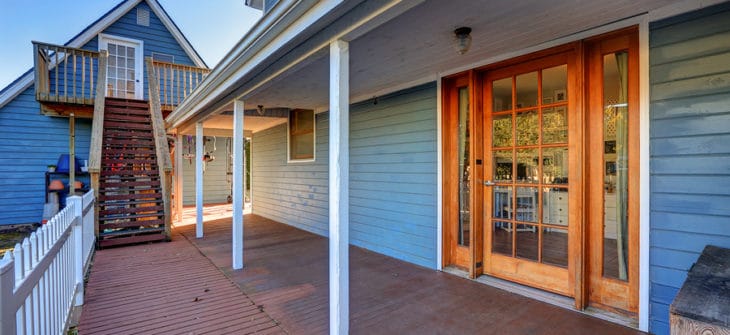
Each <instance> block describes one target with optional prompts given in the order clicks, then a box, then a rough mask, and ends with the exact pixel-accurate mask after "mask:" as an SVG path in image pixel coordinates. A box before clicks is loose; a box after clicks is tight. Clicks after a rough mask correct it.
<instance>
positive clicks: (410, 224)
mask: <svg viewBox="0 0 730 335" xmlns="http://www.w3.org/2000/svg"><path fill="white" fill-rule="evenodd" d="M316 127H317V148H316V149H317V154H316V161H315V162H308V163H289V164H287V161H286V125H280V126H277V127H274V128H271V129H267V130H265V131H261V132H257V133H255V134H254V137H253V144H252V150H253V158H252V160H253V169H254V170H253V180H252V181H253V209H254V213H256V214H259V215H262V216H265V217H269V218H272V219H274V220H277V221H280V222H284V223H287V224H290V225H293V226H296V227H299V228H302V229H304V230H307V231H312V232H315V233H318V234H321V235H327V222H328V203H327V201H328V179H327V178H328V166H327V162H328V161H327V160H328V155H327V146H328V115H327V113H321V114H318V115H317V124H316ZM436 174H437V155H436V86H435V84H429V85H424V86H419V87H416V88H412V89H409V90H405V91H401V92H397V93H394V94H391V95H389V96H385V97H380V98H379V99H377V102H376V101H374V100H371V101H366V102H363V103H359V104H356V105H353V106H351V109H350V242H351V243H352V244H353V245H357V246H360V247H364V248H367V249H370V250H373V251H376V252H379V253H382V254H385V255H389V256H392V257H396V258H399V259H402V260H405V261H408V262H412V263H415V264H419V265H423V266H427V267H431V268H435V267H436V241H437V239H436Z"/></svg>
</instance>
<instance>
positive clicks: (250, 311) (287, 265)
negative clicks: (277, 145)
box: [79, 205, 641, 335]
mask: <svg viewBox="0 0 730 335" xmlns="http://www.w3.org/2000/svg"><path fill="white" fill-rule="evenodd" d="M205 218H206V222H205V229H204V230H205V237H204V238H202V239H196V238H195V226H194V225H193V224H192V222H193V221H194V211H193V209H187V210H186V213H185V223H186V224H184V225H181V226H178V227H175V229H174V231H175V234H174V239H173V242H170V243H154V244H145V245H138V246H131V247H123V248H116V249H105V250H101V251H99V252H98V253H97V255H96V259H95V262H94V266H93V267H92V270H91V275H90V278H89V279H90V280H89V283H88V285H87V291H86V292H87V296H86V304H85V305H84V308H83V313H82V319H81V324H80V326H79V330H80V334H112V333H113V334H124V333H135V334H163V333H170V334H199V333H200V334H202V333H216V334H217V333H231V334H245V333H251V332H257V333H261V334H269V333H282V332H286V333H289V334H326V333H328V328H329V325H328V313H329V306H328V272H327V269H328V264H327V262H328V257H327V256H328V249H327V248H328V243H327V239H326V238H324V237H321V236H317V235H314V234H311V233H307V232H304V231H302V230H299V229H295V228H292V227H290V226H287V225H284V224H281V223H278V222H275V221H271V220H268V219H265V218H262V217H259V216H256V215H246V217H245V219H244V222H245V227H244V248H245V249H244V269H243V270H239V271H233V270H232V269H231V220H230V205H228V206H225V205H223V206H214V207H206V216H205ZM183 236H184V237H183ZM206 288H208V289H210V290H209V291H208V292H205V289H206ZM196 297H198V298H199V299H198V301H194V300H195V298H196ZM260 307H261V308H260ZM196 318H197V319H196ZM277 323H278V325H277ZM350 330H351V333H353V334H399V335H402V334H591V335H600V334H641V332H638V331H636V330H633V329H630V328H627V327H623V326H620V325H617V324H613V323H610V322H607V321H603V320H600V319H597V318H594V317H591V316H588V315H585V314H582V313H578V312H576V311H571V310H566V309H563V308H560V307H556V306H553V305H550V304H546V303H543V302H540V301H537V300H533V299H529V298H526V297H523V296H520V295H516V294H513V293H509V292H506V291H503V290H500V289H497V288H493V287H490V286H487V285H484V284H481V283H477V282H474V281H471V280H467V279H464V278H460V277H457V276H454V275H451V274H447V273H443V272H439V271H435V270H433V269H427V268H424V267H420V266H417V265H413V264H410V263H407V262H403V261H400V260H397V259H394V258H391V257H387V256H384V255H380V254H377V253H374V252H371V251H368V250H365V249H361V248H357V247H351V248H350Z"/></svg>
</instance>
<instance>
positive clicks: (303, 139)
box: [287, 109, 315, 162]
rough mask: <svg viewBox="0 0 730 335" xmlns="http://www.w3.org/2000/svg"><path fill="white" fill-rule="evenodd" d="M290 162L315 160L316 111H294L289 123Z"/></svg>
mask: <svg viewBox="0 0 730 335" xmlns="http://www.w3.org/2000/svg"><path fill="white" fill-rule="evenodd" d="M287 126H288V136H287V137H288V140H289V146H288V151H289V161H290V162H292V161H313V160H314V142H315V137H314V111H313V110H309V109H292V110H291V111H290V112H289V122H288V125H287Z"/></svg>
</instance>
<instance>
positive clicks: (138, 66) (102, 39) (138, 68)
mask: <svg viewBox="0 0 730 335" xmlns="http://www.w3.org/2000/svg"><path fill="white" fill-rule="evenodd" d="M109 42H118V43H119V44H126V45H129V44H136V45H137V48H136V50H135V53H134V67H135V69H134V72H135V75H137V77H138V78H139V81H135V83H134V98H135V99H138V100H143V99H144V66H143V62H142V58H143V56H144V42H143V41H142V40H136V39H133V38H127V37H121V36H115V35H109V34H99V50H100V51H101V50H108V46H109ZM108 78H109V75H108V74H107V78H104V86H106V84H107V80H108ZM104 92H105V93H106V89H104Z"/></svg>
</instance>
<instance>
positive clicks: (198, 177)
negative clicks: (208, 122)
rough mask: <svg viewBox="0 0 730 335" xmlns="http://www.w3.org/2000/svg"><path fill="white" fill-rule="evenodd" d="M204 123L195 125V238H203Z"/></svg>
mask: <svg viewBox="0 0 730 335" xmlns="http://www.w3.org/2000/svg"><path fill="white" fill-rule="evenodd" d="M203 144H204V143H203V123H202V122H197V123H195V213H196V218H195V237H197V238H202V237H203Z"/></svg>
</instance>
